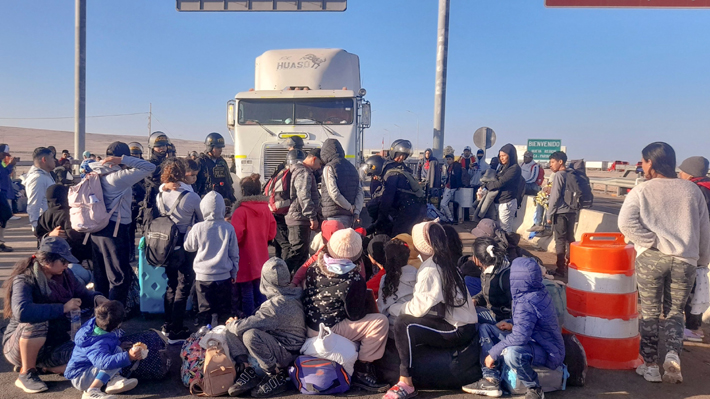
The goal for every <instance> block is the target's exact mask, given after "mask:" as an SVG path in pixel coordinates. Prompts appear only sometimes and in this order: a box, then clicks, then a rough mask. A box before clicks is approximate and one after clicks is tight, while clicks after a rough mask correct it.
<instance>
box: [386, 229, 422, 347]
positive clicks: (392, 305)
mask: <svg viewBox="0 0 710 399" xmlns="http://www.w3.org/2000/svg"><path fill="white" fill-rule="evenodd" d="M384 252H385V263H384V265H383V266H384V267H383V269H382V270H384V271H385V275H384V277H383V278H382V280H380V286H379V288H378V289H379V295H378V296H377V308H378V309H379V310H380V313H382V314H383V315H385V316H387V318H388V319H389V321H390V335H392V333H393V332H394V322H395V321H396V320H397V316H399V314H400V312H401V310H402V305H404V304H405V303H407V302H409V301H410V300H411V299H412V295H413V294H414V285H415V284H416V282H417V271H418V270H417V268H416V267H414V266H410V265H408V264H407V262H408V261H409V247H408V245H407V243H405V242H404V241H402V240H400V239H397V238H394V239H392V240H391V241H389V242H387V244H385V251H384Z"/></svg>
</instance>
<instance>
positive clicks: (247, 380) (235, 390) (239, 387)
mask: <svg viewBox="0 0 710 399" xmlns="http://www.w3.org/2000/svg"><path fill="white" fill-rule="evenodd" d="M257 385H259V377H258V376H257V375H256V371H254V369H253V368H252V367H247V368H245V369H244V371H243V372H242V373H241V374H239V378H237V381H236V382H235V383H234V385H232V386H231V387H229V396H239V395H242V394H245V393H247V392H249V391H250V390H252V389H254V388H255V387H256V386H257Z"/></svg>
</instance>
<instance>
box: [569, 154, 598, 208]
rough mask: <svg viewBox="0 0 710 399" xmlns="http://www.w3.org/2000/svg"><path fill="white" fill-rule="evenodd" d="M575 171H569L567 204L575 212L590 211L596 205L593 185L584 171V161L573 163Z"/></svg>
mask: <svg viewBox="0 0 710 399" xmlns="http://www.w3.org/2000/svg"><path fill="white" fill-rule="evenodd" d="M572 165H573V169H570V170H568V171H567V182H566V183H565V203H566V204H567V205H568V206H569V207H570V208H571V209H572V210H574V211H578V210H580V209H589V208H591V207H592V204H593V203H594V194H593V193H592V185H591V184H590V183H589V178H588V177H587V173H586V172H585V170H584V163H583V161H573V164H572Z"/></svg>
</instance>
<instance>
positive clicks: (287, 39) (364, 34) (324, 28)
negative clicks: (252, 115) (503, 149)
mask: <svg viewBox="0 0 710 399" xmlns="http://www.w3.org/2000/svg"><path fill="white" fill-rule="evenodd" d="M88 3H89V5H88V16H87V19H88V28H87V43H88V46H87V115H105V114H117V113H133V112H145V111H147V110H148V104H149V103H153V112H154V120H153V130H163V131H165V132H167V133H168V134H170V135H171V136H173V137H178V138H186V139H195V140H202V139H203V138H204V136H205V135H206V134H207V133H209V132H211V131H218V132H221V133H223V134H226V133H227V129H226V126H225V103H226V101H227V100H228V99H230V98H233V97H234V95H235V94H236V93H237V92H239V91H245V90H248V89H249V88H251V87H253V82H254V59H255V58H256V57H257V56H258V55H260V54H261V53H263V52H264V51H266V50H270V49H282V48H317V47H333V48H344V49H346V50H347V51H349V52H352V53H355V54H357V55H359V56H360V64H361V75H362V82H363V87H365V88H366V89H367V91H368V94H367V98H368V99H369V100H370V101H371V102H372V106H373V125H372V128H371V129H369V131H368V132H367V133H366V146H368V147H379V145H380V143H381V140H382V138H383V136H386V138H387V141H391V140H393V139H395V138H397V137H395V136H398V135H401V136H405V137H408V138H411V139H412V141H416V139H415V137H416V131H417V117H418V119H419V124H420V134H419V142H420V147H425V146H429V145H430V144H431V132H432V123H433V122H432V121H433V118H432V115H433V107H434V78H435V64H436V62H435V57H436V23H437V16H436V13H437V3H438V2H437V1H436V0H416V1H414V0H408V1H407V0H387V1H382V0H350V1H349V2H348V3H349V4H348V10H347V11H346V12H344V13H178V12H177V11H175V1H174V0H121V1H100V0H98V1H97V0H89V1H88ZM543 4H544V2H543V0H525V1H522V0H519V1H500V0H476V1H472V0H452V2H451V21H450V39H449V74H448V96H447V109H446V140H445V141H446V143H445V144H448V145H452V146H453V147H454V148H455V149H456V151H457V153H459V152H460V151H461V149H462V148H463V146H464V145H472V138H471V137H472V134H473V132H474V130H475V129H476V128H478V127H481V126H489V127H491V128H493V129H494V130H495V131H496V133H497V135H498V140H499V141H498V144H497V145H496V146H495V147H494V148H498V147H500V146H501V145H502V144H504V143H506V142H511V143H514V144H524V143H525V142H526V141H527V139H528V138H535V139H541V138H551V139H561V140H562V143H563V145H566V146H567V148H568V153H569V155H570V156H571V157H573V158H577V157H585V158H586V159H588V160H602V159H605V160H611V159H624V160H629V161H634V160H636V159H637V158H638V157H639V156H640V155H639V154H640V150H641V148H642V147H643V146H644V145H645V144H648V143H649V142H651V141H656V140H664V141H667V142H669V143H670V144H671V145H673V146H674V147H675V148H676V151H677V153H678V158H679V161H680V160H682V159H683V158H684V157H687V156H691V155H706V156H708V155H710V151H708V148H710V75H709V74H708V66H709V65H710V34H708V33H710V28H709V27H710V10H643V9H621V10H619V9H547V8H545V7H544V5H543ZM73 64H74V2H73V1H70V0H63V1H57V0H32V1H10V0H4V1H3V5H2V12H0V118H7V117H13V118H33V117H54V116H72V115H73V107H74V102H73V98H74V97H73V96H74V69H73V68H74V67H73ZM407 111H411V112H407ZM0 125H6V126H24V127H34V128H47V129H60V130H73V120H72V119H65V120H9V119H0ZM385 129H386V130H385ZM87 131H88V132H97V133H114V134H132V135H135V134H146V135H147V116H146V115H136V116H127V117H120V118H95V119H88V121H87Z"/></svg>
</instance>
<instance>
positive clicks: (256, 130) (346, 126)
mask: <svg viewBox="0 0 710 399" xmlns="http://www.w3.org/2000/svg"><path fill="white" fill-rule="evenodd" d="M365 93H366V92H365V89H363V88H362V87H360V60H359V58H358V56H357V55H355V54H351V53H348V52H347V51H345V50H342V49H296V50H270V51H267V52H265V53H264V54H262V55H261V56H259V57H257V59H256V68H255V87H254V89H251V90H249V91H245V92H241V93H237V95H236V96H235V98H234V99H233V100H230V101H228V102H227V127H228V128H229V132H230V135H231V136H232V139H233V140H234V157H235V163H236V175H237V176H238V177H240V178H241V177H245V176H248V175H250V174H252V173H259V174H260V175H261V176H263V178H264V179H268V178H269V177H270V176H271V174H272V173H273V171H274V170H275V169H276V167H277V166H278V164H280V163H281V162H283V161H284V160H285V159H286V153H287V147H286V145H285V141H286V139H288V138H289V137H292V136H299V137H301V138H302V139H303V141H304V144H305V145H304V150H305V151H306V152H307V151H308V150H310V149H312V148H319V147H321V145H322V144H323V142H324V141H325V140H326V139H329V138H335V139H337V140H338V141H340V144H341V145H342V146H343V149H344V150H345V157H346V158H347V159H348V160H350V161H351V162H352V163H353V164H354V165H355V166H356V167H357V166H359V165H360V163H362V162H363V133H364V129H366V128H369V127H370V119H371V111H370V103H369V102H368V101H367V100H365V99H364V98H363V97H364V96H365Z"/></svg>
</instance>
